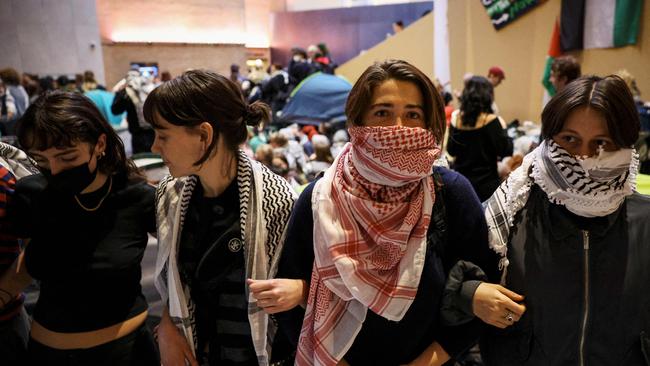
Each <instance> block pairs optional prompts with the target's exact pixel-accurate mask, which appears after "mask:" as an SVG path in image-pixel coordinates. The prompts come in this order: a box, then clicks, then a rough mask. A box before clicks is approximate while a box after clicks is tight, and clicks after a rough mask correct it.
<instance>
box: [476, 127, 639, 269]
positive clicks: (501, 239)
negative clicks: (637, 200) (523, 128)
mask: <svg viewBox="0 0 650 366" xmlns="http://www.w3.org/2000/svg"><path fill="white" fill-rule="evenodd" d="M638 169H639V156H638V154H637V153H636V150H634V149H620V150H617V151H612V152H608V151H603V150H602V149H601V150H600V151H599V152H598V154H597V155H596V156H593V157H589V158H577V157H574V156H573V155H571V154H569V153H568V152H567V151H566V150H564V149H563V148H562V147H560V146H559V145H558V144H557V143H555V142H554V141H553V140H551V139H547V140H545V141H544V142H542V144H540V146H538V147H537V148H536V149H535V150H533V151H532V152H530V153H529V154H528V155H526V157H524V160H523V163H522V164H521V166H520V167H519V168H517V169H516V170H515V171H513V172H512V173H511V174H510V176H509V177H508V179H506V181H504V182H503V183H501V185H500V186H499V188H498V189H497V190H496V191H495V192H494V194H493V195H492V197H490V198H489V199H488V200H487V201H486V202H484V203H483V207H484V210H485V218H486V220H487V224H488V237H489V238H488V239H489V242H490V247H491V248H492V249H493V250H494V251H496V252H497V253H498V254H500V255H501V262H500V264H499V267H500V269H502V270H503V278H502V282H503V279H505V269H506V268H507V266H508V258H507V251H508V237H509V235H510V228H511V227H512V226H513V224H514V218H515V215H516V214H517V212H519V211H520V210H521V209H522V208H523V207H524V205H525V204H526V202H527V201H528V196H529V194H530V189H531V187H532V185H533V184H537V185H538V186H539V187H540V188H541V189H542V190H543V191H544V193H546V195H547V196H548V198H549V200H550V201H551V202H553V203H555V204H559V205H563V206H565V207H566V208H567V209H568V210H569V211H571V212H572V213H574V214H576V215H579V216H583V217H602V216H607V215H609V214H611V213H613V212H614V211H616V210H617V209H618V208H619V207H620V206H621V204H622V203H623V201H624V200H625V197H627V196H629V195H630V194H632V193H633V192H634V191H635V190H636V175H637V172H638Z"/></svg>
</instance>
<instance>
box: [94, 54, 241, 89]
mask: <svg viewBox="0 0 650 366" xmlns="http://www.w3.org/2000/svg"><path fill="white" fill-rule="evenodd" d="M103 49H104V65H105V68H106V86H107V87H108V88H111V87H112V86H113V85H115V83H117V82H118V81H119V80H120V79H121V78H122V77H124V75H125V74H126V72H127V71H128V70H129V65H130V62H132V61H133V62H158V65H159V67H160V70H161V71H163V70H168V71H169V72H171V74H172V76H178V75H179V74H181V73H182V72H183V71H185V70H187V69H190V68H191V69H199V68H207V69H210V70H214V71H216V72H218V73H220V74H223V75H229V74H230V64H232V63H236V64H239V65H242V71H243V70H245V65H246V54H247V51H246V48H245V47H244V46H243V45H182V44H168V45H166V44H152V45H146V44H123V43H120V44H104V45H103Z"/></svg>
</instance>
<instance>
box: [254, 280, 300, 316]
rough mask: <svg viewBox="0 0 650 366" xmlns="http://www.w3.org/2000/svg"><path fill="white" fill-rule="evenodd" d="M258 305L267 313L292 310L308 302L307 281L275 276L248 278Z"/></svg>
mask: <svg viewBox="0 0 650 366" xmlns="http://www.w3.org/2000/svg"><path fill="white" fill-rule="evenodd" d="M246 283H247V284H248V286H249V288H250V292H251V293H252V294H253V297H254V298H255V299H256V300H257V306H259V307H260V308H262V309H263V310H264V311H265V312H266V313H267V314H275V313H280V312H283V311H287V310H291V309H293V308H294V307H296V306H297V305H301V306H303V307H304V306H305V304H306V303H307V282H305V281H304V280H291V279H287V278H275V279H272V280H251V279H248V280H246Z"/></svg>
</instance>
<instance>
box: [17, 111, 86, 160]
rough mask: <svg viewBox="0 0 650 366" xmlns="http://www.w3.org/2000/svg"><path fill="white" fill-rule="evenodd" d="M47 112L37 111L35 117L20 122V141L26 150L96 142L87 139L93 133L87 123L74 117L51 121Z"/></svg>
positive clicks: (60, 147)
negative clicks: (61, 121)
mask: <svg viewBox="0 0 650 366" xmlns="http://www.w3.org/2000/svg"><path fill="white" fill-rule="evenodd" d="M45 115H46V113H43V111H41V112H40V113H36V115H35V116H33V117H34V118H23V119H22V120H21V121H20V123H19V124H18V131H17V135H18V142H19V143H20V146H21V148H22V149H24V150H25V151H30V150H38V151H44V150H47V149H50V148H57V149H65V148H71V147H74V146H75V145H76V144H77V143H79V142H81V141H82V140H83V141H84V142H89V143H96V142H97V141H96V139H95V141H85V140H88V139H87V138H83V137H88V136H91V135H93V132H94V131H91V129H90V128H89V126H88V124H87V123H84V122H83V121H82V120H79V119H73V120H69V121H66V122H67V123H55V122H53V121H50V120H49V119H48V118H47V117H46V116H45Z"/></svg>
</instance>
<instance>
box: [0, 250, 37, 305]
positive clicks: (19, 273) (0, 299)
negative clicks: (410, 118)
mask: <svg viewBox="0 0 650 366" xmlns="http://www.w3.org/2000/svg"><path fill="white" fill-rule="evenodd" d="M24 253H25V251H23V252H22V253H20V255H19V256H18V258H16V260H15V261H14V263H13V264H12V265H11V267H10V268H8V269H7V270H6V271H5V272H4V273H3V274H2V275H1V276H0V308H3V307H4V306H5V305H6V304H7V303H9V302H11V300H13V299H14V298H15V297H16V296H18V294H20V293H21V292H22V291H23V290H24V289H25V288H26V287H27V286H29V284H30V283H32V277H31V276H30V275H29V273H27V269H26V268H25V257H24Z"/></svg>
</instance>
